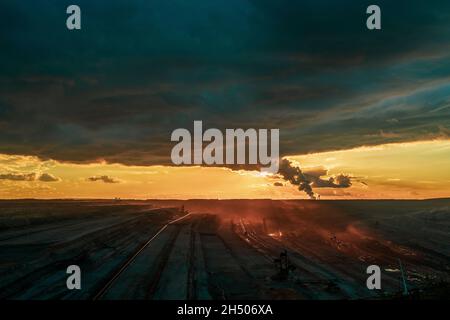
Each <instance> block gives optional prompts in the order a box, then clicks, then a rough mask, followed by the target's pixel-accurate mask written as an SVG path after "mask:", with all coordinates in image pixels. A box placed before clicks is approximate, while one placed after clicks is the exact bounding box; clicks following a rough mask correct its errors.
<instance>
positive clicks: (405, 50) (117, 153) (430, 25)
mask: <svg viewBox="0 0 450 320" xmlns="http://www.w3.org/2000/svg"><path fill="white" fill-rule="evenodd" d="M77 4H79V5H80V7H81V9H82V14H83V16H82V23H83V25H82V30H81V31H79V32H71V31H68V30H67V29H65V27H64V19H65V4H64V3H58V4H56V3H52V4H51V5H50V3H49V2H30V1H13V0H4V1H2V2H1V3H0V12H2V13H3V15H2V16H3V18H2V19H1V21H0V43H1V44H2V45H1V46H2V50H0V69H1V70H2V74H1V75H0V97H1V98H0V130H1V132H2V134H1V135H0V153H8V154H25V155H37V156H39V157H41V158H42V159H49V158H51V159H57V160H64V161H71V162H92V161H98V160H106V161H108V162H117V163H124V164H133V165H136V164H138V165H139V164H144V165H148V164H170V149H171V147H172V146H173V144H172V143H171V142H170V133H171V132H172V130H174V129H176V128H188V129H190V130H192V125H193V121H194V120H203V121H204V125H205V128H210V127H216V128H220V129H225V128H237V127H242V128H280V133H281V136H280V143H281V146H280V151H281V154H282V155H294V154H301V153H308V152H317V151H325V150H337V149H346V148H350V147H355V146H359V145H370V144H372V145H375V144H379V143H387V142H398V141H413V140H421V139H430V138H435V137H449V132H450V125H449V119H450V82H449V79H450V54H449V53H448V52H450V51H449V48H450V19H449V15H448V12H450V2H448V1H438V0H431V1H427V2H424V1H421V0H420V1H419V0H411V1H383V0H380V1H378V2H377V4H378V5H379V6H380V7H381V8H382V30H381V31H375V32H372V31H368V30H367V29H366V28H365V19H366V14H365V9H366V7H367V6H368V5H369V4H371V2H368V1H359V2H358V3H355V1H350V0H346V1H331V0H328V1H325V0H319V1H295V2H293V1H287V0H282V1H272V0H258V1H255V0H247V1H245V0H244V1H242V0H230V1H226V2H222V1H213V2H211V1H206V0H203V1H201V0H197V1H189V2H186V1H181V0H175V1H170V2H167V1H163V0H155V1H143V0H132V1H126V2H124V1H108V2H106V1H87V0H80V1H78V2H77ZM199 12H201V14H199ZM16 178H20V177H16ZM44 179H49V178H48V177H47V178H44ZM314 183H315V184H317V185H319V184H320V183H328V184H330V185H336V186H339V185H342V186H344V185H347V184H348V181H346V178H345V177H335V178H334V179H333V181H328V182H324V181H317V182H314Z"/></svg>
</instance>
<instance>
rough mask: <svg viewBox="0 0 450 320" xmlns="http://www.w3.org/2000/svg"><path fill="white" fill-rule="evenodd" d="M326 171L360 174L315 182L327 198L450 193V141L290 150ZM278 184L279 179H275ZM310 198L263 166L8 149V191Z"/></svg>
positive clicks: (1, 184)
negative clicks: (329, 184) (131, 161)
mask: <svg viewBox="0 0 450 320" xmlns="http://www.w3.org/2000/svg"><path fill="white" fill-rule="evenodd" d="M288 158H289V160H293V161H296V162H298V164H299V165H300V166H301V168H302V169H303V170H304V171H308V170H311V169H313V168H318V167H320V168H321V169H325V170H326V171H327V175H326V176H324V177H323V178H325V179H326V178H328V177H332V176H335V175H338V174H341V173H344V174H348V175H350V176H351V177H352V186H351V187H349V188H315V189H314V191H315V192H316V193H318V194H320V195H321V199H326V198H338V199H344V198H348V199H352V198H431V197H448V196H450V187H449V185H450V170H449V163H450V140H438V141H422V142H411V143H398V144H386V145H379V146H375V147H361V148H356V149H350V150H342V151H331V152H323V153H316V154H308V155H297V156H290V157H288ZM275 184H276V185H277V186H275ZM114 197H120V198H134V199H147V198H166V199H167V198H179V199H188V198H214V199H216V198H220V199H226V198H274V199H282V198H306V196H305V195H304V193H302V192H301V191H298V190H297V189H296V188H295V187H294V186H291V185H289V183H287V182H285V181H282V179H278V178H275V177H271V176H267V175H264V174H260V173H259V172H258V171H242V170H240V171H233V170H230V169H227V168H216V167H169V166H125V165H121V164H107V163H92V164H73V163H62V162H58V161H54V160H47V161H42V160H39V159H38V158H36V157H31V156H15V155H13V156H11V155H0V198H4V199H6V198H114Z"/></svg>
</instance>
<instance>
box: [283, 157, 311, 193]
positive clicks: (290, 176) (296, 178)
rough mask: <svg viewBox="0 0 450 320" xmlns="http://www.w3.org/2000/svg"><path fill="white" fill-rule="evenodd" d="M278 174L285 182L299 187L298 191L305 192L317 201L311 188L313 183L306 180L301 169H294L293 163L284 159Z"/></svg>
mask: <svg viewBox="0 0 450 320" xmlns="http://www.w3.org/2000/svg"><path fill="white" fill-rule="evenodd" d="M278 173H279V174H280V175H281V176H282V177H283V179H284V180H287V181H289V182H290V183H291V184H293V185H295V186H298V189H299V190H300V191H304V192H305V193H306V194H307V195H308V196H309V197H310V198H311V199H316V195H315V194H314V191H313V190H312V187H311V181H310V180H308V179H307V178H306V176H305V175H304V174H303V172H302V171H301V170H300V168H299V167H294V166H293V165H292V162H291V161H289V160H287V159H282V160H281V162H280V169H279V171H278Z"/></svg>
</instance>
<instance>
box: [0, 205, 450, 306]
mask: <svg viewBox="0 0 450 320" xmlns="http://www.w3.org/2000/svg"><path fill="white" fill-rule="evenodd" d="M449 244H450V200H449V199H436V200H426V201H272V200H222V201H219V200H188V201H175V200H174V201H169V200H168V201H162V200H149V201H106V200H103V201H100V200H99V201H75V200H73V201H69V200H67V201H63V200H48V201H35V200H21V201H12V200H11V201H9V200H8V201H0V298H1V299H386V298H388V299H390V298H397V297H402V295H401V293H402V291H403V290H404V287H403V281H402V279H404V280H405V282H406V286H407V288H408V290H409V292H410V296H411V295H414V296H415V297H419V298H428V297H436V295H438V297H444V298H449V297H450V296H449V293H448V292H449V291H448V282H449V281H450V245H449ZM280 261H281V263H284V265H283V268H281V269H280ZM400 263H401V264H400ZM372 264H376V265H379V266H380V268H381V270H382V289H381V290H368V289H367V287H366V279H367V277H368V275H367V274H366V268H367V267H368V266H369V265H372ZM69 265H78V266H80V268H81V271H82V289H81V290H68V289H67V288H66V279H67V277H68V275H67V274H66V268H67V267H68V266H69ZM284 266H286V267H287V269H288V270H289V271H285V268H284ZM402 268H403V272H404V277H403V278H402V272H401V271H402ZM280 270H281V271H280Z"/></svg>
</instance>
